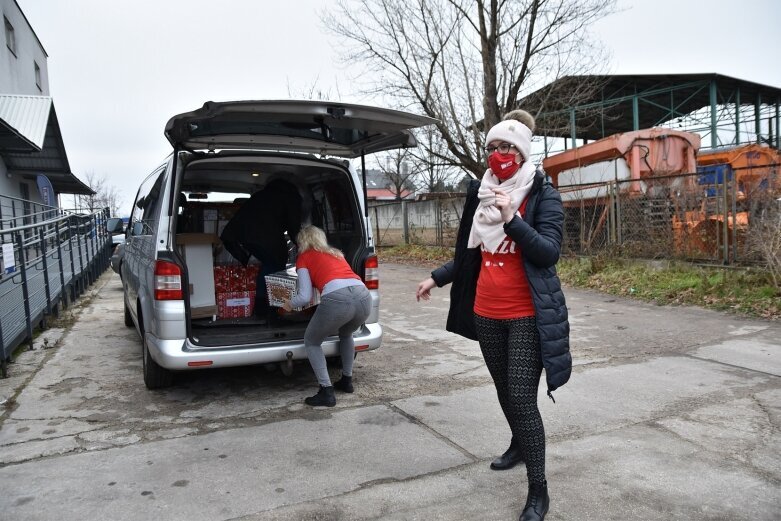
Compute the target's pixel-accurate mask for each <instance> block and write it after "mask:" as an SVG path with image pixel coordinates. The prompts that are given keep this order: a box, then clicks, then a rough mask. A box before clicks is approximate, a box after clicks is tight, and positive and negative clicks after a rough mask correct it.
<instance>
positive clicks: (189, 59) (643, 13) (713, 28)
mask: <svg viewBox="0 0 781 521" xmlns="http://www.w3.org/2000/svg"><path fill="white" fill-rule="evenodd" d="M17 1H18V3H19V5H20V6H21V8H22V10H23V11H24V13H25V15H26V16H27V18H28V20H29V21H30V23H31V25H32V26H33V28H34V29H35V31H36V34H37V35H38V38H39V39H40V40H41V42H42V43H43V45H44V47H45V49H46V51H47V53H48V54H49V60H48V67H49V87H50V91H51V95H52V97H53V98H54V103H55V107H56V109H57V116H58V119H59V122H60V128H61V130H62V134H63V139H64V141H65V147H66V150H67V153H68V159H69V161H70V165H71V170H72V171H73V172H74V173H76V174H77V175H79V176H80V177H81V178H82V179H84V178H85V174H86V173H88V172H95V173H96V174H99V175H104V174H105V175H106V176H107V178H108V179H109V181H110V182H111V183H112V184H114V185H115V186H116V187H117V188H118V189H119V191H120V193H121V195H122V196H123V205H122V208H123V209H124V210H123V212H122V213H129V207H130V205H131V204H132V199H133V197H134V196H135V192H136V189H137V188H138V184H139V183H140V181H141V179H142V178H143V177H145V175H146V174H147V173H149V172H150V171H151V170H152V169H153V168H154V167H155V166H156V165H158V164H159V163H160V162H161V161H162V160H163V158H164V157H165V156H166V155H167V154H168V153H169V152H170V146H169V144H168V142H167V141H166V139H165V137H164V136H163V128H164V126H165V123H166V121H167V120H168V118H169V117H171V116H172V115H174V114H177V113H180V112H186V111H190V110H194V109H196V108H198V107H200V106H201V105H202V104H203V102H204V101H207V100H216V101H224V100H233V99H284V98H289V97H294V98H296V97H299V98H300V97H302V96H301V94H302V93H303V92H304V91H306V90H308V89H309V88H310V87H311V86H312V85H313V84H316V85H317V86H318V88H319V89H320V90H322V91H325V92H329V93H330V94H331V96H330V98H331V99H338V100H340V101H345V102H358V103H367V104H377V102H376V101H375V100H372V99H366V98H364V97H361V96H359V95H357V94H356V93H355V92H354V91H353V90H352V89H351V80H350V78H351V77H355V75H356V74H359V73H361V72H362V71H361V70H359V69H352V70H345V69H344V68H343V67H341V66H340V65H339V62H338V45H339V42H338V41H336V40H335V39H334V37H333V36H331V35H329V34H328V33H327V32H326V31H325V30H324V29H323V28H322V24H321V22H320V16H319V15H320V12H321V11H322V10H323V9H325V8H326V7H327V6H329V5H331V3H332V2H328V1H318V0H295V1H292V0H289V1H286V2H282V1H274V0H225V1H222V2H215V1H213V0H68V1H61V0H17ZM619 6H620V9H621V12H619V13H617V14H614V15H611V16H609V17H608V18H606V19H604V20H602V21H601V22H599V23H598V24H597V25H596V26H595V27H594V33H595V34H596V35H597V36H598V37H599V38H600V39H601V40H602V42H603V43H604V45H605V46H606V47H607V49H608V50H609V51H610V52H611V53H612V60H611V63H610V65H609V69H610V72H612V73H615V74H628V73H642V74H655V73H697V72H716V73H720V74H725V75H728V76H735V77H738V78H742V79H746V80H750V81H754V82H758V83H764V84H767V85H771V86H775V87H781V68H780V67H778V66H777V64H776V63H775V61H774V59H776V57H777V54H778V50H779V48H781V43H780V42H779V36H778V23H779V22H781V2H776V1H775V0H742V1H740V2H736V1H735V0H709V1H702V0H619ZM291 94H292V96H291ZM373 101H374V103H373Z"/></svg>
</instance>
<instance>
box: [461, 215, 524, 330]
mask: <svg viewBox="0 0 781 521" xmlns="http://www.w3.org/2000/svg"><path fill="white" fill-rule="evenodd" d="M525 211H526V201H524V202H523V204H522V205H521V208H520V211H519V213H520V214H521V216H523V214H524V212H525ZM482 258H483V263H482V265H481V267H480V276H479V277H478V278H477V293H476V294H475V307H474V310H475V313H477V314H478V315H480V316H481V317H487V318H498V319H505V318H521V317H533V316H534V314H535V312H534V302H533V301H532V295H531V291H530V289H529V280H528V279H527V278H526V270H525V269H524V267H523V256H522V255H521V249H520V248H519V247H518V245H516V244H515V241H513V240H512V239H511V238H510V237H509V236H505V238H504V240H503V241H502V244H501V245H500V246H499V249H498V250H496V253H490V252H488V251H486V250H483V251H482Z"/></svg>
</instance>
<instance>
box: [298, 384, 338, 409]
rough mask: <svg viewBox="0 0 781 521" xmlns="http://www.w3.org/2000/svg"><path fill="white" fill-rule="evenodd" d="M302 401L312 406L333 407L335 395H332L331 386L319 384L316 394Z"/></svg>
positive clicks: (332, 389)
mask: <svg viewBox="0 0 781 521" xmlns="http://www.w3.org/2000/svg"><path fill="white" fill-rule="evenodd" d="M304 403H306V404H307V405H311V406H312V407H333V406H334V405H336V396H335V395H334V388H333V386H330V387H323V386H322V385H321V386H320V390H319V391H317V394H316V395H314V396H310V397H309V398H306V399H305V400H304Z"/></svg>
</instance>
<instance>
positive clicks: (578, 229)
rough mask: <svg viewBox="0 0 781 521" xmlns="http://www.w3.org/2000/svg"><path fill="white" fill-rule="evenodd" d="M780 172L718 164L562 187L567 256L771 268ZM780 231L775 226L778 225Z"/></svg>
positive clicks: (776, 167)
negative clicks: (766, 249)
mask: <svg viewBox="0 0 781 521" xmlns="http://www.w3.org/2000/svg"><path fill="white" fill-rule="evenodd" d="M780 171H781V170H780V169H779V165H771V166H764V167H757V168H736V169H732V168H730V167H729V165H714V166H712V167H707V168H703V169H701V170H700V172H697V173H691V174H684V175H675V176H656V177H654V178H647V179H643V180H626V181H611V182H606V183H600V184H590V185H570V186H559V192H560V193H561V195H562V200H563V202H564V210H565V233H564V236H565V237H564V251H565V252H566V253H573V254H585V255H595V254H599V253H602V252H605V251H610V252H612V253H614V254H616V255H620V256H626V257H642V258H664V259H673V258H677V259H691V260H704V261H711V262H718V263H724V264H727V263H734V262H766V261H767V258H766V256H765V255H763V253H762V245H763V243H764V242H766V240H772V238H773V237H772V235H773V232H772V231H770V230H768V229H767V228H768V224H769V223H770V224H774V223H775V224H778V225H779V226H776V228H779V229H781V224H780V223H776V221H778V219H779V205H781V202H779V200H778V198H779V197H781V176H780V175H779V172H780ZM771 228H772V226H771Z"/></svg>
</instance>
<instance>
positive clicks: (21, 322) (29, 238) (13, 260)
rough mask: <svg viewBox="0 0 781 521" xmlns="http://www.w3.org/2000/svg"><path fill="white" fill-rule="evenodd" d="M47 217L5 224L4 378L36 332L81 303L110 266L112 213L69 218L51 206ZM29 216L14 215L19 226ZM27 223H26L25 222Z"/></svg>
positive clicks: (0, 323) (0, 351) (1, 279)
mask: <svg viewBox="0 0 781 521" xmlns="http://www.w3.org/2000/svg"><path fill="white" fill-rule="evenodd" d="M41 212H47V214H46V217H49V218H48V219H43V217H40V218H38V217H32V216H29V215H28V216H26V217H27V218H28V219H29V220H31V221H33V220H36V221H37V222H32V223H28V224H22V225H19V226H9V222H8V220H5V221H4V222H2V225H0V243H2V250H1V251H0V259H2V263H3V264H2V265H3V272H2V275H0V355H2V360H1V361H2V375H3V377H5V376H6V369H7V368H6V364H7V362H8V361H9V360H10V356H11V354H12V353H13V351H14V350H15V349H16V348H17V347H18V346H19V345H21V344H23V343H25V342H29V343H30V345H31V346H32V340H33V330H34V329H36V328H38V327H40V328H45V325H46V319H47V317H49V316H52V315H54V316H56V315H57V314H58V312H59V309H60V308H61V307H63V308H64V307H67V305H68V304H69V303H70V302H72V301H73V300H75V299H76V297H78V296H79V295H80V294H81V293H83V292H84V290H86V288H87V287H88V286H89V285H90V284H92V283H93V282H94V281H95V280H97V278H98V277H99V276H100V274H101V273H102V272H103V271H105V269H106V268H107V267H108V265H109V261H110V255H111V235H110V234H109V233H108V232H107V230H106V223H107V220H108V212H107V211H100V212H95V213H93V214H87V215H75V214H70V215H64V214H63V213H62V212H61V211H60V210H58V209H56V208H51V207H47V208H45V209H43V210H41ZM23 218H24V216H21V215H20V216H18V217H17V216H12V217H10V218H9V219H12V220H13V222H12V223H11V224H17V223H18V220H19V219H23ZM23 222H24V221H23Z"/></svg>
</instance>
